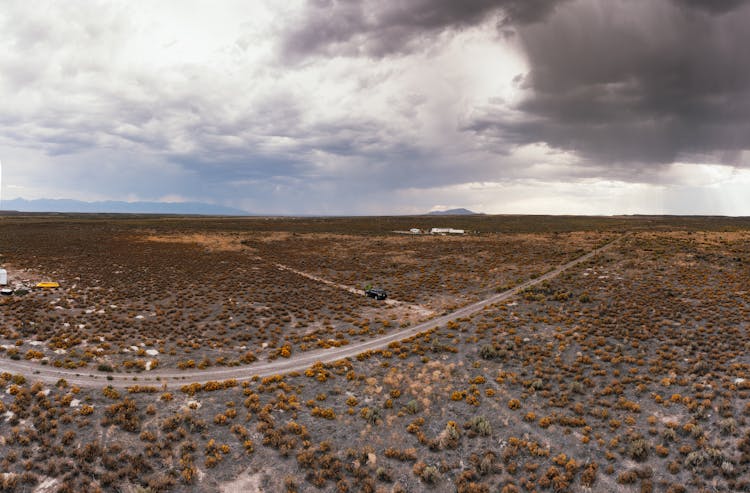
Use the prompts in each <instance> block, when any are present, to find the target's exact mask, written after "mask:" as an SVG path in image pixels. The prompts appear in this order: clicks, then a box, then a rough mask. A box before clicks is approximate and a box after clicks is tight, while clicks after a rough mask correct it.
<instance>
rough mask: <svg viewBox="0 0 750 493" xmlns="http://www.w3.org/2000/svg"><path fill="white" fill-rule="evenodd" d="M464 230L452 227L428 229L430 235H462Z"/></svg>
mask: <svg viewBox="0 0 750 493" xmlns="http://www.w3.org/2000/svg"><path fill="white" fill-rule="evenodd" d="M465 232H466V231H464V230H463V229H453V228H432V229H431V230H430V234H431V235H462V234H464V233H465Z"/></svg>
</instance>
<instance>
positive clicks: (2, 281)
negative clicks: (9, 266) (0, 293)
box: [0, 269, 8, 286]
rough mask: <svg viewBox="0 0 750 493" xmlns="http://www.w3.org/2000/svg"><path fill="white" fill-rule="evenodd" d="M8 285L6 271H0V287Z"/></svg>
mask: <svg viewBox="0 0 750 493" xmlns="http://www.w3.org/2000/svg"><path fill="white" fill-rule="evenodd" d="M7 285H8V271H7V270H5V269H0V286H7Z"/></svg>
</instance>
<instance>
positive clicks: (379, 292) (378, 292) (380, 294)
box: [365, 288, 388, 300]
mask: <svg viewBox="0 0 750 493" xmlns="http://www.w3.org/2000/svg"><path fill="white" fill-rule="evenodd" d="M365 296H367V297H368V298H375V299H376V300H384V299H386V298H387V297H388V293H386V292H385V289H380V288H370V289H366V290H365Z"/></svg>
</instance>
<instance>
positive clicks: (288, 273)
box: [0, 215, 750, 492]
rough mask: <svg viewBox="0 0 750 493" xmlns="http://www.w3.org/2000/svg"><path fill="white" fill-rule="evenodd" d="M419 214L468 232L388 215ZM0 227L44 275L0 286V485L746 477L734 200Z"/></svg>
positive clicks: (267, 486) (685, 481)
mask: <svg viewBox="0 0 750 493" xmlns="http://www.w3.org/2000/svg"><path fill="white" fill-rule="evenodd" d="M433 226H446V227H459V228H463V229H466V230H469V231H471V233H470V234H467V235H465V236H460V237H449V236H445V237H442V236H409V235H400V234H397V233H393V231H399V230H408V229H409V228H410V227H419V228H429V227H433ZM0 235H1V236H0V238H2V245H0V253H1V254H2V255H3V257H2V260H3V262H4V264H5V265H6V267H7V268H8V270H9V272H10V274H11V281H12V283H24V282H25V283H26V284H30V283H33V282H35V281H38V280H55V281H59V282H60V283H61V285H62V286H61V288H60V289H58V290H52V291H39V290H33V291H31V292H30V293H28V294H26V295H23V296H11V297H3V298H2V299H0V310H1V311H0V317H1V318H0V320H1V321H2V323H1V325H0V337H2V350H0V370H2V369H3V368H4V369H6V370H9V371H6V372H5V373H2V377H0V386H2V388H3V389H4V392H3V393H2V394H0V406H1V407H0V414H2V417H1V418H0V435H2V437H1V438H0V458H2V462H0V479H1V480H2V481H1V482H0V486H2V489H5V490H9V491H31V490H33V488H34V487H38V486H40V485H46V486H45V487H47V488H48V491H56V490H61V491H84V490H85V491H94V490H95V489H96V488H100V489H103V490H112V491H127V490H128V489H130V490H132V491H135V489H136V487H142V488H150V489H151V491H425V490H427V491H431V490H434V491H456V490H458V491H479V492H481V491H493V492H494V491H505V492H511V491H589V490H592V491H674V492H676V491H701V490H705V491H722V490H724V491H746V490H747V489H748V488H750V474H748V471H747V469H748V467H747V464H748V463H750V432H749V431H748V430H750V428H749V427H747V424H746V420H747V416H748V415H750V402H749V401H748V399H749V398H750V358H748V356H747V354H748V352H747V349H748V346H749V345H750V339H748V336H747V324H748V322H747V320H748V316H747V315H748V308H749V305H748V301H749V300H750V290H748V288H747V286H748V285H749V283H748V281H750V272H749V271H748V265H749V264H748V262H750V243H749V242H748V241H749V240H750V222H748V221H745V220H743V219H725V218H672V217H666V218H654V217H627V218H625V217H623V218H564V217H559V218H550V217H515V216H508V217H503V216H477V217H468V218H467V217H456V218H432V217H419V218H342V219H316V218H309V219H304V218H303V219H290V218H277V219H269V218H250V219H224V218H215V219H211V218H200V219H199V218H175V217H132V216H122V217H119V216H118V217H101V216H55V217H51V216H39V215H35V216H28V217H26V216H13V217H5V218H1V219H0ZM623 235H624V236H623ZM613 240H617V241H615V242H614V243H611V242H612V241H613ZM604 245H608V247H607V248H606V249H604V250H602V251H600V252H599V253H598V254H596V255H591V256H587V257H583V258H582V256H583V255H585V254H587V253H590V252H593V251H594V250H595V249H597V248H599V247H602V246H604ZM575 259H579V261H578V262H577V263H572V264H568V263H569V262H571V261H573V260H575ZM565 264H567V265H565ZM563 265H565V267H566V268H565V270H558V269H557V268H558V267H560V266H563ZM366 284H374V285H378V286H382V287H384V288H386V289H387V290H388V291H389V295H390V296H391V298H393V301H392V302H390V303H384V302H378V301H374V300H371V299H368V298H365V297H364V296H362V295H361V294H359V293H358V291H357V290H358V289H361V288H362V287H363V286H364V285H366ZM514 288H516V289H515V290H514ZM480 300H487V301H486V302H485V303H483V304H482V305H481V306H477V305H473V304H474V303H477V302H479V301H480ZM462 307H464V308H463V311H461V310H462ZM329 352H330V354H332V355H333V354H336V356H325V355H326V354H327V353H329ZM316 361H318V362H316ZM18 365H23V366H18ZM21 369H24V370H23V371H21ZM276 370H278V374H276V373H275V372H276ZM51 371H61V372H68V373H67V375H72V376H70V377H69V378H61V379H59V380H56V379H55V378H54V377H53V376H51V375H52V373H50V372H51ZM76 374H78V376H76ZM89 375H94V376H95V378H93V377H89ZM253 375H255V376H253ZM108 377H109V379H108ZM77 379H80V380H77Z"/></svg>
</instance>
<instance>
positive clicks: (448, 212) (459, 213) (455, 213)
mask: <svg viewBox="0 0 750 493" xmlns="http://www.w3.org/2000/svg"><path fill="white" fill-rule="evenodd" d="M427 214H428V215H430V216H472V215H476V214H481V212H474V211H470V210H469V209H464V208H460V209H448V210H446V211H432V212H428V213H427Z"/></svg>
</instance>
